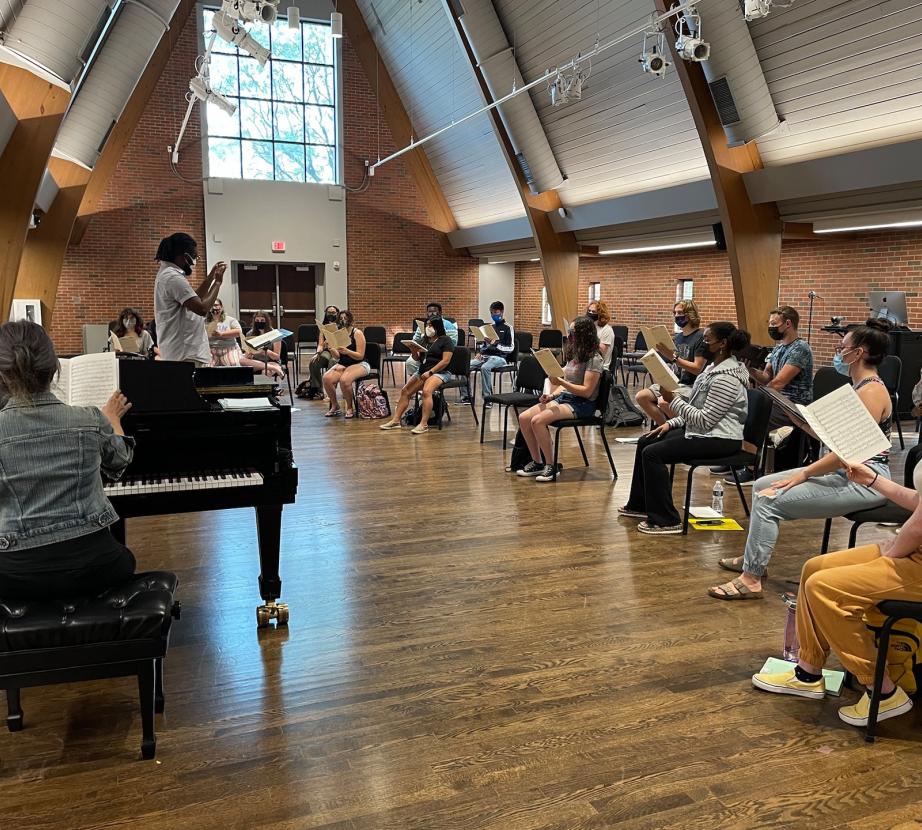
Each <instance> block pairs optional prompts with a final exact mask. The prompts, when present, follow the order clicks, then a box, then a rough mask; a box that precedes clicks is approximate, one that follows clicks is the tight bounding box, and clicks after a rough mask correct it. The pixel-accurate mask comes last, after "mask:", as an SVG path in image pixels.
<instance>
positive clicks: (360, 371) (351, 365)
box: [323, 309, 371, 418]
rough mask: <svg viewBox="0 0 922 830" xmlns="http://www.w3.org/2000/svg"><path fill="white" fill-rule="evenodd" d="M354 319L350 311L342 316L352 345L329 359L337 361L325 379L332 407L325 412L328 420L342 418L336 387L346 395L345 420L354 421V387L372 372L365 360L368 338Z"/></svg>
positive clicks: (345, 311) (332, 351) (336, 352)
mask: <svg viewBox="0 0 922 830" xmlns="http://www.w3.org/2000/svg"><path fill="white" fill-rule="evenodd" d="M354 320H355V318H354V317H353V316H352V312H351V311H349V309H343V310H342V311H340V312H339V325H340V328H344V329H346V331H347V332H348V334H349V345H348V347H346V348H342V349H334V348H331V349H330V357H333V358H335V359H336V360H337V364H336V365H335V366H333V367H332V368H331V369H329V370H327V373H326V374H325V375H324V376H323V388H324V389H325V390H326V393H327V397H328V398H329V399H330V407H329V409H328V410H327V412H326V417H327V418H332V417H334V416H336V415H342V410H341V409H340V408H339V402H338V401H337V400H336V387H337V386H339V388H340V390H341V391H342V393H343V401H344V403H345V406H346V414H345V415H344V416H343V417H345V418H354V417H355V393H354V391H353V390H354V387H353V384H354V383H355V382H356V381H357V380H360V379H361V378H364V377H366V376H367V375H368V374H369V373H370V372H371V366H369V365H368V361H366V360H365V335H364V334H363V333H362V332H361V331H359V329H357V328H356V327H355V326H354V325H353V323H354Z"/></svg>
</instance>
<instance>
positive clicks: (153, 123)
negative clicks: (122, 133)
mask: <svg viewBox="0 0 922 830" xmlns="http://www.w3.org/2000/svg"><path fill="white" fill-rule="evenodd" d="M197 54H198V42H197V29H196V16H195V15H194V14H193V15H191V16H190V18H189V22H188V23H187V25H186V27H185V29H184V30H183V33H182V36H181V37H180V38H179V40H178V41H177V43H176V46H175V48H174V51H173V55H172V57H171V58H170V61H169V64H168V65H167V67H166V69H165V70H164V72H163V75H162V76H161V78H160V81H159V83H158V84H157V86H156V88H155V90H154V92H153V94H152V95H151V98H150V101H149V103H148V106H147V109H146V110H145V112H144V115H143V116H142V117H141V120H140V121H139V122H138V126H137V128H136V129H135V131H134V135H133V136H132V138H131V141H130V142H129V143H128V146H127V147H126V149H125V152H124V154H123V156H122V159H121V161H120V162H119V165H118V168H117V169H116V171H115V175H114V176H113V177H112V179H111V181H110V183H109V187H108V188H107V190H106V194H105V196H104V198H103V199H102V201H101V203H100V210H99V213H98V214H97V215H95V216H94V217H93V220H92V221H91V222H90V225H89V227H88V229H87V232H86V234H85V235H84V237H83V240H82V241H81V243H80V244H79V245H71V246H70V248H68V251H67V256H66V258H65V260H64V266H63V268H62V270H61V281H60V283H59V286H58V296H57V300H56V303H55V313H54V321H53V325H52V331H51V336H52V338H53V339H54V342H55V345H56V346H57V349H58V351H59V352H61V353H73V352H79V351H81V350H82V349H83V328H82V327H83V324H84V323H107V322H108V321H109V320H112V319H115V317H116V315H117V314H118V312H119V311H121V310H122V308H124V307H125V306H135V307H137V308H138V310H139V311H140V312H141V314H142V315H143V316H144V317H145V319H149V318H150V317H152V316H153V283H154V276H155V275H156V273H157V263H156V262H154V254H155V253H156V251H157V243H158V242H159V241H160V240H161V239H162V238H163V237H164V236H167V235H168V234H170V233H173V232H174V231H185V232H187V233H189V234H191V235H192V236H193V237H194V238H196V239H198V240H199V241H200V245H201V246H202V249H203V250H204V244H203V243H204V239H205V210H204V205H203V202H202V183H201V177H202V159H201V152H200V150H199V147H200V146H201V144H200V122H199V119H198V118H196V117H193V118H191V119H190V120H189V127H188V129H187V130H186V135H185V138H184V146H183V152H182V154H181V161H180V164H179V169H180V172H181V173H182V175H183V176H184V177H185V178H188V179H190V180H191V181H190V182H184V181H182V180H181V179H179V178H177V177H176V176H174V175H173V174H172V173H171V172H170V166H169V163H168V156H167V152H166V148H167V145H171V144H172V143H173V142H174V141H175V140H176V134H177V132H178V131H179V125H180V123H181V122H182V117H183V113H184V112H185V99H184V95H185V91H186V89H187V88H188V83H189V77H190V73H191V72H192V71H193V70H192V67H193V65H194V62H195V58H196V55H197Z"/></svg>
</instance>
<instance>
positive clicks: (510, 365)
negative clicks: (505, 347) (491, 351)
mask: <svg viewBox="0 0 922 830" xmlns="http://www.w3.org/2000/svg"><path fill="white" fill-rule="evenodd" d="M518 368H519V353H518V351H517V350H516V349H513V350H512V351H511V352H509V354H508V355H506V365H505V366H496V367H495V368H493V369H491V370H490V374H491V375H493V380H494V381H497V380H498V381H499V391H500V392H502V391H503V379H504V378H505V377H506V375H511V377H512V383H513V385H514V384H515V374H516V372H517V371H518ZM493 388H494V389H495V388H496V386H495V384H494V387H493Z"/></svg>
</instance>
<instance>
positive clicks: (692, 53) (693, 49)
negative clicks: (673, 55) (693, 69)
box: [675, 35, 711, 63]
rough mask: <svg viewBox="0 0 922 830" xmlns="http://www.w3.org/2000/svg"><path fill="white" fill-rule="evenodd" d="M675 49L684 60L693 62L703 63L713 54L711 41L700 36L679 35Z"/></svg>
mask: <svg viewBox="0 0 922 830" xmlns="http://www.w3.org/2000/svg"><path fill="white" fill-rule="evenodd" d="M675 50H676V52H677V53H678V55H679V57H680V58H681V59H682V60H683V61H691V62H692V63H701V61H706V60H707V59H708V58H709V57H710V56H711V44H710V43H706V42H705V41H703V40H702V39H701V38H700V37H690V36H689V35H679V36H678V38H676V42H675Z"/></svg>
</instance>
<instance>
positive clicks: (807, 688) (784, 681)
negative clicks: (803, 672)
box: [752, 668, 842, 712]
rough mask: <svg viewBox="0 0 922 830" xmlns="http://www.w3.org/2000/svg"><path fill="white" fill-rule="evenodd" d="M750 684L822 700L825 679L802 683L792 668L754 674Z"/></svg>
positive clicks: (759, 687) (772, 690)
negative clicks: (772, 672)
mask: <svg viewBox="0 0 922 830" xmlns="http://www.w3.org/2000/svg"><path fill="white" fill-rule="evenodd" d="M752 685H753V686H755V687H756V688H757V689H761V690H762V691H763V692H774V693H775V694H776V695H797V697H808V698H810V700H822V699H823V698H824V697H825V696H826V681H825V680H823V679H822V678H820V679H819V680H817V681H816V682H815V683H804V682H803V681H802V680H798V679H797V675H796V674H795V673H794V669H793V668H792V669H790V670H789V671H785V672H780V673H778V674H768V673H765V674H763V673H761V672H760V673H759V674H754V675H753V676H752ZM839 711H840V712H841V711H842V710H841V709H840V710H839Z"/></svg>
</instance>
